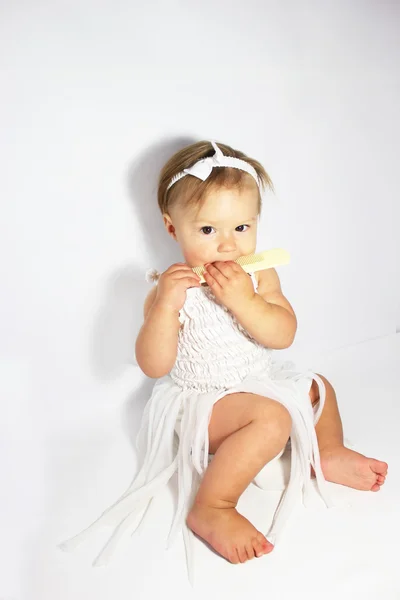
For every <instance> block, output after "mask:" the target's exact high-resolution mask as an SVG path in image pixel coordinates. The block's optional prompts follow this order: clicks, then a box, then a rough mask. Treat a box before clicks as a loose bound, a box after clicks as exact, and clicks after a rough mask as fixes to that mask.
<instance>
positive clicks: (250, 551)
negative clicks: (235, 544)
mask: <svg viewBox="0 0 400 600" xmlns="http://www.w3.org/2000/svg"><path fill="white" fill-rule="evenodd" d="M246 553H247V559H248V560H251V559H252V558H254V557H255V552H254V546H253V543H252V542H249V543H248V544H246Z"/></svg>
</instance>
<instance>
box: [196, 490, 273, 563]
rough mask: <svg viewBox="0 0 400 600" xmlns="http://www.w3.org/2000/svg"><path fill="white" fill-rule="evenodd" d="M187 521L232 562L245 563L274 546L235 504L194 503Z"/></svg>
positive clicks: (269, 550) (266, 552)
mask: <svg viewBox="0 0 400 600" xmlns="http://www.w3.org/2000/svg"><path fill="white" fill-rule="evenodd" d="M186 523H187V525H188V527H189V528H190V529H191V530H192V531H194V533H196V534H197V535H198V536H200V537H201V538H202V539H203V540H205V541H206V542H208V543H209V544H210V546H212V547H213V548H214V550H216V551H217V552H218V553H219V554H221V555H222V556H223V557H224V558H226V559H227V560H229V561H230V562H231V563H234V564H237V563H239V562H240V563H244V562H246V561H247V560H251V559H252V558H254V557H255V556H257V557H260V556H262V555H263V554H268V553H269V552H271V551H272V550H273V548H274V546H273V545H272V544H271V542H269V541H268V540H267V538H266V537H265V536H264V535H263V534H262V533H261V532H260V531H258V530H257V529H256V528H255V527H254V526H253V525H252V524H251V523H250V521H248V520H247V519H246V518H245V517H243V516H242V515H241V514H239V513H238V512H237V510H236V508H216V507H214V506H207V505H205V504H199V503H196V502H195V504H194V505H193V507H192V509H191V511H190V513H189V515H188V517H187V520H186Z"/></svg>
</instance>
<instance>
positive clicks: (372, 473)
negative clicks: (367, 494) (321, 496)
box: [311, 446, 388, 492]
mask: <svg viewBox="0 0 400 600" xmlns="http://www.w3.org/2000/svg"><path fill="white" fill-rule="evenodd" d="M320 458H321V468H322V472H323V474H324V477H325V479H326V480H327V481H332V482H333V483H340V484H342V485H346V486H347V487H352V488H355V489H356V490H366V491H372V492H379V490H380V489H381V485H383V484H384V483H385V480H386V475H387V471H388V465H387V463H385V462H382V461H380V460H376V459H375V458H368V457H367V456H364V455H363V454H359V453H358V452H354V450H350V449H349V448H346V447H345V446H334V447H332V448H324V449H322V450H320ZM311 471H312V474H313V475H314V476H315V473H314V469H313V468H311Z"/></svg>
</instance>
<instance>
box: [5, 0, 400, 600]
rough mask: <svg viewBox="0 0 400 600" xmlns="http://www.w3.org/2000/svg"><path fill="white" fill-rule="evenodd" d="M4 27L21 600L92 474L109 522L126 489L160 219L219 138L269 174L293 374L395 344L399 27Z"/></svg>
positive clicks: (111, 18) (267, 12) (352, 6)
mask: <svg viewBox="0 0 400 600" xmlns="http://www.w3.org/2000/svg"><path fill="white" fill-rule="evenodd" d="M0 10H1V23H0V56H1V58H0V64H1V77H2V83H1V106H2V109H1V113H0V119H1V132H2V134H1V137H0V162H1V167H2V176H1V178H0V197H1V209H2V210H1V215H2V218H1V237H0V252H1V271H0V273H1V295H0V329H1V337H0V368H1V371H0V373H1V377H0V386H1V387H0V390H1V410H2V419H1V425H0V427H1V429H0V434H1V442H2V445H3V451H2V458H3V459H4V457H5V456H7V458H6V460H5V463H4V469H3V477H4V481H5V483H4V485H5V489H7V494H6V495H5V497H4V500H2V502H3V501H4V502H5V507H4V509H3V507H0V508H2V510H1V513H0V515H1V516H0V519H1V527H2V530H3V531H5V534H6V535H5V536H1V538H2V539H1V541H0V548H1V551H2V552H3V554H4V556H5V557H7V559H8V564H10V567H9V569H8V570H7V573H5V580H4V582H3V586H4V591H3V590H2V589H1V588H0V596H1V595H2V594H3V596H4V595H5V594H8V595H14V596H15V597H18V598H19V597H22V596H20V595H19V594H22V593H23V589H22V588H23V583H22V582H23V581H24V582H25V584H26V583H27V581H31V579H30V575H26V569H28V570H32V572H33V571H34V570H35V569H34V567H33V566H32V564H30V562H29V559H27V555H29V553H30V550H31V545H33V544H36V543H37V540H39V539H41V540H44V539H45V538H46V535H45V534H44V533H43V532H44V530H45V525H44V523H47V524H48V522H49V519H50V520H51V519H53V521H52V523H53V529H52V532H53V534H54V535H53V537H54V536H58V537H60V536H62V535H64V533H65V527H64V524H63V523H62V524H60V520H62V519H64V520H65V513H66V510H67V507H68V509H69V508H70V510H71V519H72V518H73V515H75V516H76V514H77V511H78V512H79V511H80V510H81V509H82V506H81V504H82V496H83V495H85V494H86V493H87V485H88V479H87V478H88V474H89V473H90V474H91V476H92V477H94V476H95V475H96V474H95V475H94V474H93V469H97V475H96V484H97V483H98V482H99V485H100V486H103V490H105V489H110V496H109V497H110V501H112V500H113V499H114V498H115V493H114V491H115V489H116V488H117V487H118V486H121V485H122V486H123V485H125V484H127V483H129V481H130V479H129V477H130V475H131V463H132V456H131V455H132V452H133V450H132V440H134V437H135V431H136V430H137V426H138V423H137V421H138V416H140V412H141V410H142V408H143V406H144V403H145V401H146V399H147V397H148V394H149V392H150V389H151V383H152V382H151V381H144V378H143V376H142V374H141V373H140V371H139V369H138V367H136V366H135V364H134V341H135V336H136V333H137V331H138V329H139V327H140V325H141V322H142V306H143V300H144V297H145V295H146V293H147V291H148V289H149V287H148V284H146V283H145V282H144V270H145V269H146V268H148V267H150V266H152V267H156V268H158V269H159V270H163V269H164V268H166V267H167V266H168V265H169V264H171V263H172V262H175V261H176V260H180V259H181V255H180V254H179V252H178V249H177V247H176V245H174V243H173V241H172V240H171V239H170V238H168V237H167V234H166V233H165V232H164V229H163V225H162V220H161V216H160V214H159V212H158V208H157V204H156V179H157V175H158V171H159V169H160V167H161V166H162V164H163V163H164V161H165V160H166V159H167V158H168V157H169V156H170V155H171V153H173V152H174V151H175V150H177V149H179V148H181V147H182V146H183V145H184V144H187V143H191V142H192V141H196V140H198V139H215V140H216V141H221V142H224V143H227V144H229V145H231V146H233V147H235V148H238V149H241V150H242V151H244V152H246V153H247V154H249V155H250V156H253V157H255V158H257V159H258V160H259V161H261V162H262V163H263V164H264V166H265V167H266V169H267V171H268V172H269V174H270V176H271V178H272V180H273V182H274V184H275V188H276V194H275V196H272V195H271V194H269V195H267V197H266V199H265V204H264V209H263V216H262V222H261V227H260V235H259V244H258V250H264V249H267V248H270V247H276V246H280V247H283V248H286V249H288V250H289V251H290V252H291V255H292V261H291V264H290V265H289V266H287V267H282V268H281V269H280V270H279V273H280V276H281V280H282V283H283V289H284V292H285V294H286V295H287V297H288V298H289V300H290V301H291V302H292V304H293V306H294V308H295V310H296V312H297V315H298V320H299V329H298V337H297V340H296V342H295V344H294V346H293V348H292V349H291V352H292V353H295V354H296V353H298V354H299V355H300V354H301V353H302V352H303V350H310V349H313V350H315V349H320V350H321V351H324V350H328V349H334V348H340V347H341V346H347V345H350V344H356V343H359V342H361V341H364V340H368V339H371V338H376V337H379V336H385V335H388V334H391V333H393V332H394V331H396V325H397V327H399V326H400V287H399V277H398V275H399V272H398V262H397V259H396V258H395V257H396V256H399V254H400V252H399V242H398V237H396V236H398V231H397V229H398V227H397V224H398V222H399V216H400V214H399V212H400V211H399V204H398V200H399V194H398V159H399V139H400V125H399V116H398V106H400V76H399V73H400V69H399V54H400V38H399V36H398V31H399V25H400V10H399V5H398V4H397V5H396V4H395V3H389V2H378V1H376V2H373V1H364V2H362V1H353V2H351V3H349V2H345V1H339V2H337V1H336V2H333V1H330V2H329V1H327V2H312V1H303V2H296V1H293V0H292V1H288V2H284V3H280V2H275V1H265V0H263V1H261V0H260V1H256V0H249V1H248V2H246V3H242V2H236V1H234V2H226V1H216V2H211V0H206V1H203V2H201V3H192V2H176V1H175V2H168V3H162V2H151V1H150V2H147V3H140V4H139V3H137V2H127V1H122V0H121V1H119V2H118V1H117V2H115V1H114V2H107V1H103V2H94V1H93V0H80V1H79V2H77V1H76V0H69V1H68V2H66V1H60V0H56V1H55V2H33V1H21V0H20V1H15V2H13V3H12V5H11V4H9V5H6V4H5V3H2V6H1V9H0ZM310 367H312V365H310ZM134 392H135V394H134V397H132V394H133V393H134ZM121 428H122V429H124V431H125V436H123V435H122V436H121ZM121 437H123V441H122V442H121V441H120V438H121ZM121 443H122V446H118V444H121ZM87 444H89V446H90V448H91V451H92V456H91V457H88V456H87ZM85 453H86V454H85ZM126 454H129V456H126ZM72 456H73V457H74V460H76V462H77V465H80V466H81V468H82V469H83V470H82V471H81V475H77V470H76V468H72V458H71V457H72ZM99 456H101V459H100V460H99ZM122 456H125V457H126V458H125V460H126V467H125V468H122V467H121V470H120V471H118V472H115V471H116V470H115V461H116V460H118V461H119V463H121V457H122ZM90 460H91V461H92V462H90ZM106 465H108V470H107V469H106ZM85 469H86V471H85ZM60 470H63V471H62V473H63V484H62V485H61V487H60V484H59V483H57V484H55V483H54V478H55V475H56V474H57V475H58V476H60ZM83 473H84V474H83ZM20 474H22V475H21V476H20ZM127 474H128V475H127ZM113 477H114V479H113V480H112V481H111V479H112V478H113ZM127 477H128V480H127ZM110 478H111V479H110ZM78 479H79V482H80V483H81V484H82V485H78V483H79V482H78ZM97 480H98V481H97ZM93 482H94V480H93ZM72 485H73V486H75V488H76V489H74V492H73V498H71V497H70V496H71V489H70V487H71V486H72ZM27 494H28V495H29V499H30V500H29V503H28V504H27V503H26V497H27ZM93 494H94V495H93V497H90V498H89V497H88V500H87V501H88V507H87V515H86V516H87V517H88V519H89V520H91V519H92V517H93V516H94V515H95V514H96V507H95V506H93V501H94V498H95V496H96V494H95V493H94V492H93ZM91 503H92V504H91ZM101 506H103V505H101ZM73 507H75V508H73ZM99 508H100V504H99ZM57 511H58V512H57ZM79 514H80V516H81V518H82V519H83V520H84V517H85V515H84V514H82V513H79ZM75 525H76V521H72V520H71V528H72V527H74V526H75ZM46 526H47V525H46ZM46 531H49V530H48V529H47V530H46ZM54 532H55V533H54ZM47 535H48V536H49V540H50V543H52V542H53V537H52V534H50V533H48V534H47ZM21 548H22V549H23V550H22V551H21ZM10 559H12V560H10ZM1 562H2V564H3V565H4V564H5V558H4V559H2V561H1ZM27 564H28V566H27ZM23 571H24V572H25V576H22V575H21V573H22V572H23ZM32 597H35V598H36V597H40V598H44V597H45V596H44V595H42V596H39V595H37V596H32ZM66 597H67V596H66Z"/></svg>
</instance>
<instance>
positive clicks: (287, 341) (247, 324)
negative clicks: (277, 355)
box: [235, 269, 297, 349]
mask: <svg viewBox="0 0 400 600" xmlns="http://www.w3.org/2000/svg"><path fill="white" fill-rule="evenodd" d="M255 275H256V278H257V279H258V288H257V294H256V295H255V297H254V302H253V306H252V309H251V310H245V311H242V313H241V314H237V315H235V316H236V318H237V320H238V321H239V323H241V325H242V326H243V327H244V328H245V329H246V330H247V331H248V332H249V333H250V334H251V335H252V336H253V337H254V339H256V340H257V341H258V342H259V343H260V344H263V345H264V346H266V347H268V348H275V349H282V348H288V347H289V346H290V345H291V344H292V343H293V340H294V337H295V335H296V330H297V319H296V315H295V312H294V310H293V308H292V306H291V304H290V303H289V301H288V300H287V299H286V298H285V296H284V295H283V293H282V288H281V284H280V281H279V277H278V274H277V272H276V271H275V269H265V270H263V271H258V272H257V273H256V274H255Z"/></svg>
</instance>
